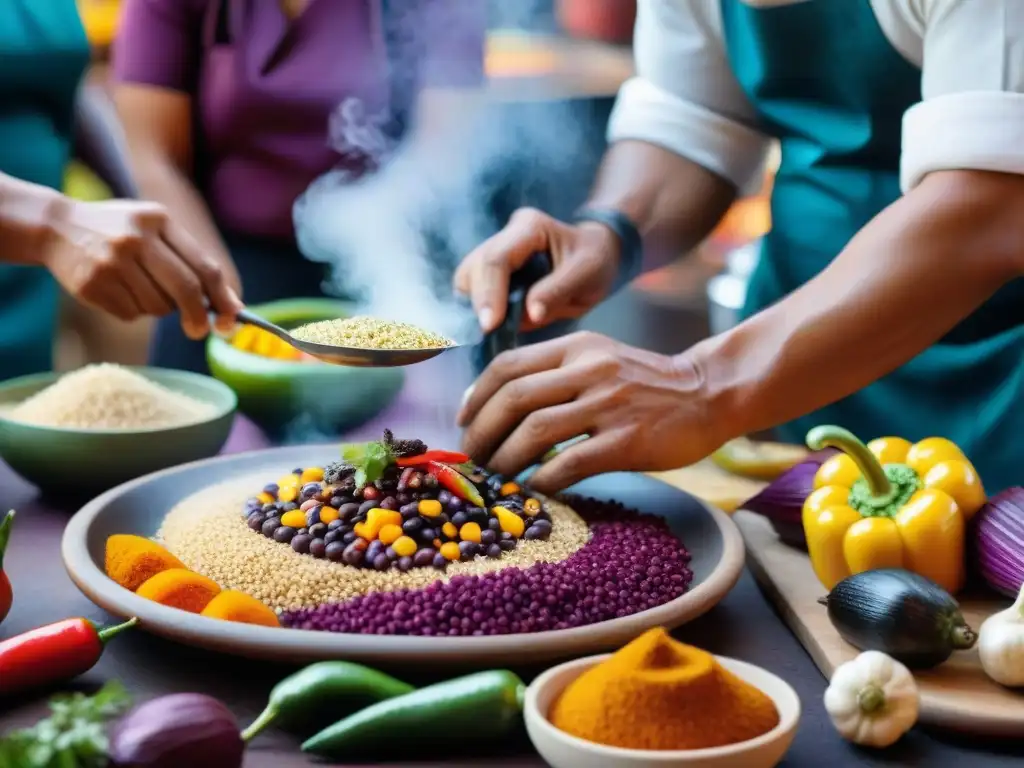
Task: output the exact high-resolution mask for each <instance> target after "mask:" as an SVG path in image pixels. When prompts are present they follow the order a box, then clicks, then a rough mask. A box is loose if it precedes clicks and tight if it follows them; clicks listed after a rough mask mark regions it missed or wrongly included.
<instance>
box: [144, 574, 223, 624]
mask: <svg viewBox="0 0 1024 768" xmlns="http://www.w3.org/2000/svg"><path fill="white" fill-rule="evenodd" d="M219 593H220V587H218V586H217V583H216V582H214V581H211V580H210V579H208V578H206V577H205V576H202V575H200V574H198V573H194V572H193V571H189V570H187V569H185V568H171V569H170V570H168V571H161V572H160V573H158V574H156V575H155V576H153V577H151V578H150V579H148V580H147V581H145V582H143V584H142V585H141V586H140V587H139V588H138V590H136V592H135V594H137V595H138V596H139V597H144V598H146V599H147V600H152V601H153V602H155V603H160V604H161V605H166V606H168V607H170V608H180V609H181V610H183V611H188V612H190V613H200V612H201V611H202V610H203V609H204V608H205V607H206V606H207V605H209V604H210V601H211V600H213V598H215V597H216V596H217V595H218V594H219Z"/></svg>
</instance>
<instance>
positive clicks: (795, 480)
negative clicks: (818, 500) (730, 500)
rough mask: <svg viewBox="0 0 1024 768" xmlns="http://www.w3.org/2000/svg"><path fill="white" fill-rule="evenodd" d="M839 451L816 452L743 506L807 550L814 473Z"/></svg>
mask: <svg viewBox="0 0 1024 768" xmlns="http://www.w3.org/2000/svg"><path fill="white" fill-rule="evenodd" d="M836 453H838V451H836V449H834V448H826V449H824V450H822V451H815V452H814V453H812V454H810V455H809V456H808V457H807V458H806V459H804V460H803V461H801V462H800V463H799V464H796V465H794V466H793V467H792V468H791V469H788V470H787V471H785V472H783V473H782V474H781V475H779V477H778V478H777V479H775V480H774V481H772V482H771V483H769V484H768V486H767V487H766V488H765V489H764V490H762V491H761V492H760V493H758V494H757V495H756V496H754V497H752V498H750V499H747V501H745V502H744V503H743V504H741V505H740V509H746V510H749V511H751V512H756V513H757V514H759V515H764V516H765V517H767V518H768V520H769V521H770V522H771V524H772V527H773V528H774V529H775V532H776V533H778V534H779V538H780V539H782V541H783V542H784V543H786V544H788V545H789V546H791V547H797V548H799V549H806V548H807V539H806V538H805V537H804V524H803V517H802V510H803V506H804V499H806V498H807V497H808V496H810V495H811V491H813V490H814V474H815V473H816V472H817V471H818V468H819V467H821V465H822V464H824V463H825V461H826V460H828V459H829V458H830V457H831V456H833V455H835V454H836Z"/></svg>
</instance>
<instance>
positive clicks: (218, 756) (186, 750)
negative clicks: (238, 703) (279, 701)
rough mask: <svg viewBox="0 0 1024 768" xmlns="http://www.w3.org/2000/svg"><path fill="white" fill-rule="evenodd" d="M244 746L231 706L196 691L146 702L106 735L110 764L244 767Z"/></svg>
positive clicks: (138, 767)
mask: <svg viewBox="0 0 1024 768" xmlns="http://www.w3.org/2000/svg"><path fill="white" fill-rule="evenodd" d="M244 751H245V744H244V743H243V742H242V738H241V736H240V735H239V729H238V722H237V721H236V720H235V717H234V715H232V714H231V711H230V710H229V709H228V708H227V707H225V706H224V705H223V704H221V703H220V702H219V701H217V700H216V699H213V698H210V697H209V696H203V695H202V694H198V693H176V694H172V695H170V696H163V697H161V698H159V699H153V700H151V701H147V702H146V703H145V704H142V705H140V706H138V707H136V708H135V709H133V710H132V711H131V712H129V713H128V714H127V715H125V716H124V717H123V718H122V719H121V720H120V721H119V722H118V723H117V725H115V727H114V730H113V732H112V733H111V737H110V765H111V768H242V756H243V753H244Z"/></svg>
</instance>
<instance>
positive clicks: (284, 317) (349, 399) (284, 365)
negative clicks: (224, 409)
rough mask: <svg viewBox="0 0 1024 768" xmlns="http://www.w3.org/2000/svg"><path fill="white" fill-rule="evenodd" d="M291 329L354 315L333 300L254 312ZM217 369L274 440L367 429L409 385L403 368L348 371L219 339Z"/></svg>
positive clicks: (214, 339)
mask: <svg viewBox="0 0 1024 768" xmlns="http://www.w3.org/2000/svg"><path fill="white" fill-rule="evenodd" d="M249 311H251V312H255V313H256V314H258V315H259V316H261V317H264V318H266V319H267V320H270V321H271V322H274V323H277V324H278V325H280V326H282V327H284V328H294V327H296V326H299V325H303V324H304V323H310V322H315V321H317V320H332V319H336V318H340V317H348V316H350V315H351V312H352V305H351V304H348V303H345V302H341V301H335V300H332V299H285V300H282V301H275V302H270V303H268V304H260V305H255V306H251V307H249ZM206 359H207V362H208V363H209V365H210V371H211V372H212V373H213V375H214V376H216V377H217V378H218V379H220V380H221V381H222V382H224V383H225V384H227V385H228V386H229V387H231V388H232V389H233V390H234V391H235V393H236V394H237V395H238V408H239V410H240V411H241V412H242V413H244V414H245V415H246V416H248V417H249V418H250V419H252V420H253V421H254V422H256V424H258V425H259V426H260V428H261V429H263V430H264V431H265V432H267V433H268V434H269V435H270V436H271V437H272V438H274V439H275V440H278V441H284V442H308V441H309V440H310V439H322V438H325V437H333V436H334V435H337V434H339V433H341V432H344V431H346V430H349V429H353V428H355V427H358V426H360V425H361V424H364V423H365V422H367V421H369V420H370V419H372V418H373V417H374V416H376V415H378V414H379V413H380V412H381V411H383V410H384V409H385V408H387V407H388V406H389V405H391V403H392V402H394V400H395V398H396V397H397V396H398V393H399V392H400V391H401V389H402V385H403V383H404V382H405V375H404V374H403V373H402V371H401V369H399V368H349V367H345V366H340V365H329V364H327V363H304V362H297V361H291V360H277V359H274V358H270V357H264V356H262V355H256V354H253V353H251V352H244V351H242V350H240V349H236V348H235V347H233V346H231V344H230V343H229V342H228V341H227V340H225V339H222V338H220V337H218V336H215V335H211V336H210V338H209V340H208V341H207V343H206Z"/></svg>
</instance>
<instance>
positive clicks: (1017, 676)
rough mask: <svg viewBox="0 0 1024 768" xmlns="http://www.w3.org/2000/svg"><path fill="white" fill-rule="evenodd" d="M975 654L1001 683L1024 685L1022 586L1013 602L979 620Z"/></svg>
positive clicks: (1023, 591)
mask: <svg viewBox="0 0 1024 768" xmlns="http://www.w3.org/2000/svg"><path fill="white" fill-rule="evenodd" d="M978 656H979V657H980V658H981V668H982V669H984V670H985V674H986V675H988V676H989V677H990V678H992V679H993V680H995V681H996V682H997V683H999V684H1000V685H1006V686H1010V687H1015V686H1021V685H1024V586H1022V587H1021V590H1020V594H1019V595H1017V601H1016V602H1015V603H1014V604H1013V605H1011V606H1010V607H1009V608H1007V609H1006V610H1005V611H1000V612H999V613H996V614H993V615H992V616H989V617H988V618H987V619H985V621H984V622H982V625H981V629H979V630H978Z"/></svg>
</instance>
